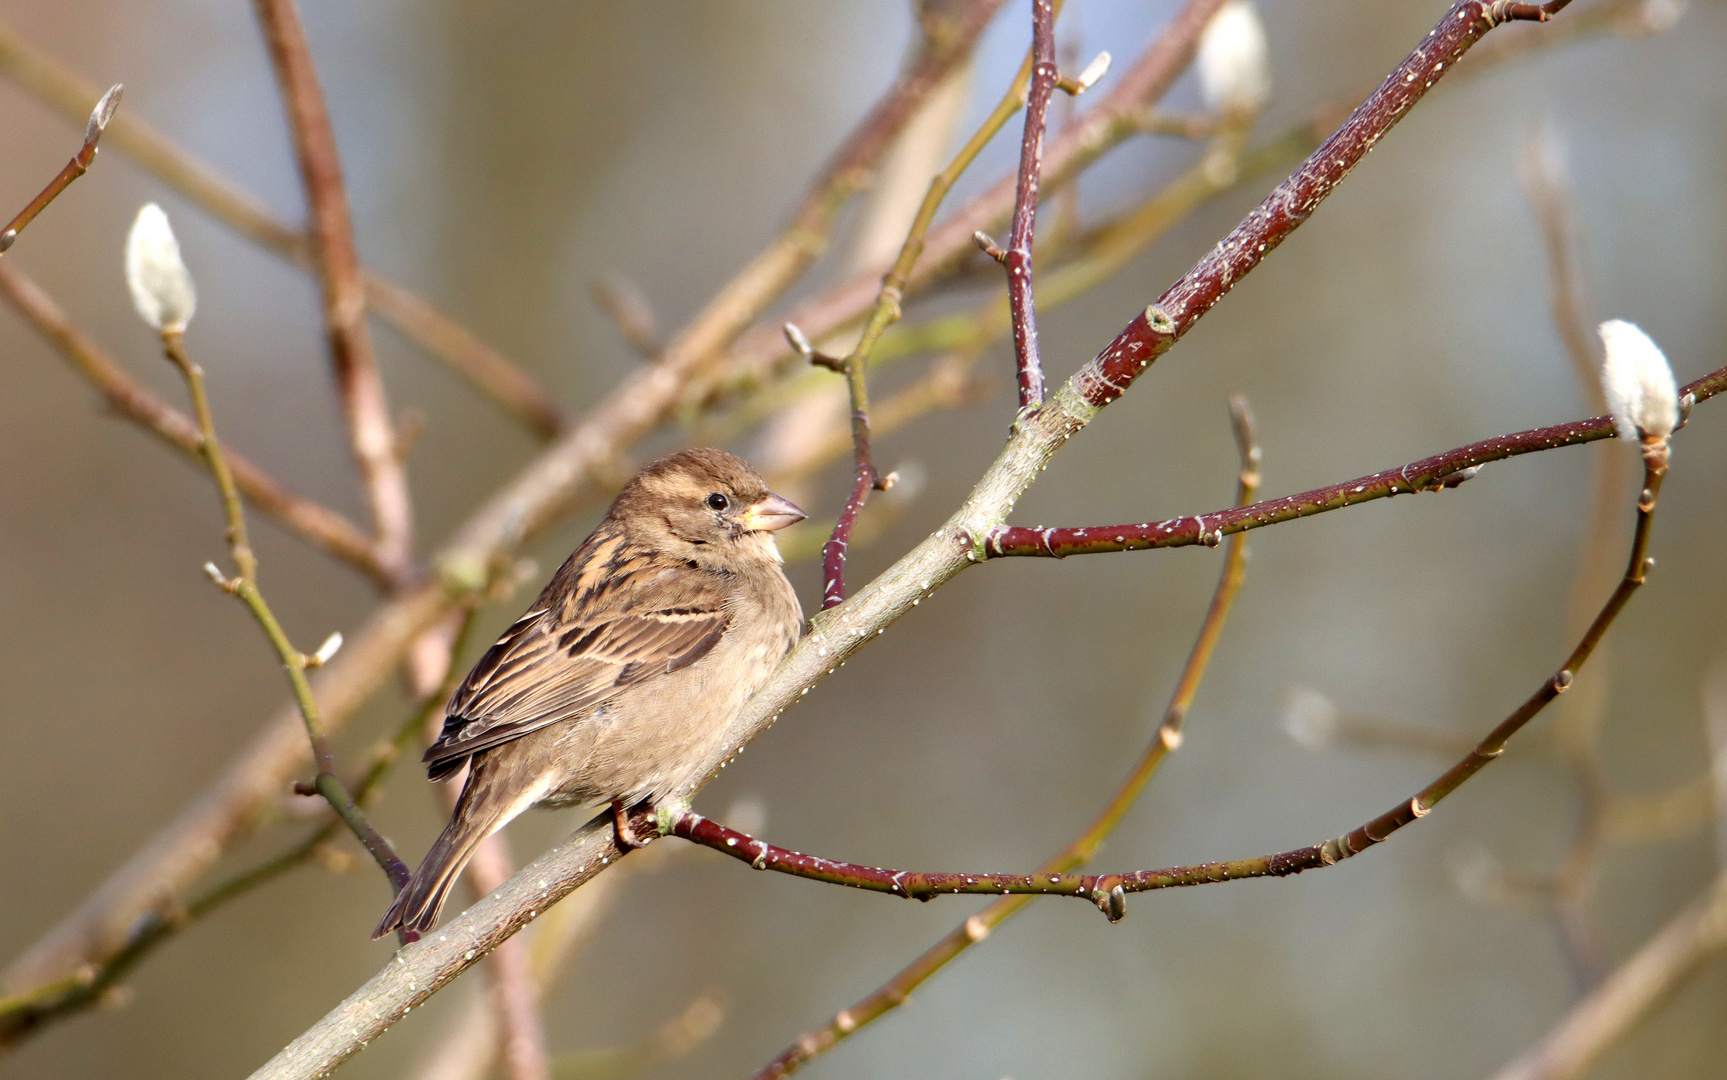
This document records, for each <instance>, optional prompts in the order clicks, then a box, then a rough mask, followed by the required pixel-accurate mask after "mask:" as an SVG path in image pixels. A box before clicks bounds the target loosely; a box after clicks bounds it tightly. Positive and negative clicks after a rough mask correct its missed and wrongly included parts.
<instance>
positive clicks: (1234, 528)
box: [983, 367, 1727, 559]
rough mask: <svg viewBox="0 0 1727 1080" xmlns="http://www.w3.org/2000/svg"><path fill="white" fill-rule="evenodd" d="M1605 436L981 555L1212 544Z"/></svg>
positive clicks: (1574, 437)
mask: <svg viewBox="0 0 1727 1080" xmlns="http://www.w3.org/2000/svg"><path fill="white" fill-rule="evenodd" d="M1723 390H1727V367H1724V368H1720V369H1717V370H1715V371H1712V372H1710V373H1709V374H1708V375H1705V376H1703V377H1702V378H1700V379H1695V380H1693V381H1692V382H1690V383H1687V384H1686V385H1685V386H1683V387H1681V388H1680V394H1681V395H1682V396H1683V395H1687V394H1689V395H1691V396H1692V397H1693V398H1694V399H1695V400H1696V401H1706V400H1708V399H1709V398H1711V397H1713V396H1715V395H1716V394H1719V393H1721V392H1722V391H1723ZM1610 438H1613V421H1612V419H1611V418H1609V417H1605V416H1596V417H1591V418H1590V419H1588V420H1573V421H1571V422H1570V423H1566V424H1554V425H1553V426H1551V427H1544V428H1535V429H1533V430H1530V431H1519V432H1516V433H1515V434H1511V435H1501V436H1499V437H1497V438H1493V439H1484V440H1482V441H1481V442H1477V443H1470V444H1469V445H1468V446H1460V447H1458V448H1456V449H1455V450H1447V451H1445V452H1444V453H1442V454H1435V455H1433V456H1432V457H1426V458H1422V459H1421V460H1420V461H1412V462H1410V463H1409V464H1407V465H1404V466H1402V467H1401V468H1396V469H1386V470H1384V471H1382V472H1376V473H1372V474H1371V475H1368V476H1361V477H1357V478H1356V479H1354V480H1345V481H1344V482H1342V483H1340V484H1331V485H1329V486H1327V487H1322V488H1315V489H1314V490H1312V491H1305V492H1302V493H1301V494H1299V495H1285V496H1283V497H1282V498H1278V499H1268V500H1266V501H1264V502H1257V503H1254V504H1253V505H1252V506H1243V507H1232V508H1230V509H1225V510H1215V511H1212V512H1211V513H1208V514H1199V515H1193V516H1184V517H1178V518H1168V519H1166V520H1163V521H1148V522H1143V523H1140V524H1129V525H1091V526H1086V527H1084V528H1048V529H1046V528H1042V527H1039V526H1032V527H1026V526H1023V525H1014V526H1007V525H1003V526H1000V527H998V528H996V529H993V530H991V531H990V533H989V535H988V536H987V537H986V538H985V541H984V545H983V546H984V556H985V557H986V558H991V559H996V558H1004V557H1008V556H1031V557H1043V558H1057V559H1062V558H1066V557H1067V556H1069V555H1092V554H1099V553H1103V552H1111V551H1141V550H1145V549H1147V548H1165V547H1185V546H1188V545H1190V544H1214V543H1216V542H1217V540H1218V539H1219V538H1221V537H1224V536H1230V535H1233V534H1235V533H1238V532H1241V531H1243V530H1245V529H1258V528H1261V527H1263V526H1266V525H1276V524H1278V523H1279V522H1284V521H1293V520H1294V519H1296V518H1304V517H1312V516H1313V515H1314V514H1323V513H1325V512H1327V511H1330V510H1341V509H1343V508H1344V507H1346V506H1356V505H1359V504H1361V503H1365V502H1372V501H1374V500H1375V499H1386V498H1391V497H1393V496H1396V495H1407V494H1410V493H1413V492H1423V491H1443V490H1447V489H1449V488H1452V487H1456V486H1457V485H1458V484H1461V483H1463V482H1465V481H1466V480H1468V479H1469V478H1470V477H1471V476H1473V475H1474V473H1473V472H1472V470H1475V469H1478V468H1480V467H1481V466H1482V465H1485V464H1487V463H1488V462H1493V461H1503V460H1505V459H1506V458H1512V457H1519V456H1521V455H1523V454H1533V453H1537V452H1539V451H1543V450H1554V449H1558V448H1559V447H1562V446H1577V445H1579V444H1582V443H1591V442H1595V441H1597V440H1599V439H1610Z"/></svg>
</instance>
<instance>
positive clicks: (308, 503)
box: [0, 260, 396, 588]
mask: <svg viewBox="0 0 1727 1080" xmlns="http://www.w3.org/2000/svg"><path fill="white" fill-rule="evenodd" d="M0 294H3V295H4V296H5V297H6V299H7V300H8V301H10V302H11V304H12V306H13V307H14V308H15V309H17V311H18V313H19V314H20V315H23V316H24V317H25V318H26V319H28V320H29V321H30V322H31V324H32V325H34V326H35V327H36V329H37V330H38V331H39V332H40V333H41V334H42V335H43V336H44V337H46V338H47V339H48V340H49V342H51V343H52V344H53V345H54V346H55V348H57V349H58V350H59V351H60V354H61V355H62V356H64V357H65V358H66V359H67V361H69V362H70V363H71V365H72V366H73V368H75V369H76V370H77V371H78V373H79V374H80V375H82V376H84V378H85V379H87V380H89V382H90V384H91V385H92V386H94V387H95V388H96V391H97V392H98V393H100V394H101V395H102V397H103V399H104V400H106V401H107V403H108V406H109V407H110V408H112V409H113V410H114V411H115V412H116V413H118V414H119V415H121V416H123V417H126V418H127V419H129V420H131V421H133V422H134V423H137V424H138V425H139V426H141V427H143V428H144V430H146V431H148V432H150V433H151V434H153V435H155V436H156V437H157V438H159V439H161V440H162V441H163V442H165V443H167V444H168V445H169V446H171V447H173V448H174V449H175V450H178V451H180V452H181V453H182V454H184V455H186V457H187V459H188V460H191V461H197V460H198V454H199V450H198V439H199V436H198V425H197V424H195V423H193V422H192V419H191V418H190V417H188V416H187V415H186V414H185V413H182V412H180V411H179V410H178V409H175V408H174V407H173V406H172V405H169V404H168V403H167V402H165V401H163V400H162V399H161V398H159V397H157V396H156V395H154V394H152V393H151V392H150V391H149V390H146V389H145V388H144V387H143V386H142V385H141V384H140V383H139V382H138V381H137V380H135V379H133V378H132V377H131V376H130V375H128V374H126V372H125V370H124V369H122V368H121V367H120V365H118V364H116V363H115V362H114V360H113V358H112V357H110V356H109V355H108V354H107V353H105V352H103V351H102V349H101V348H100V347H98V346H97V345H96V343H95V342H93V341H91V340H90V339H89V338H88V337H86V336H85V334H84V332H83V331H82V330H80V329H78V327H77V326H76V325H75V324H74V323H73V322H72V320H71V318H70V317H69V316H68V315H67V314H66V312H65V311H64V310H63V309H62V308H61V307H60V305H58V304H56V303H55V302H54V300H53V298H52V297H50V296H49V295H48V294H47V293H45V292H43V291H42V288H41V287H40V286H39V285H37V284H36V283H35V282H34V281H32V280H30V279H29V278H28V277H25V276H24V275H23V274H22V273H20V272H19V271H18V270H17V269H16V268H15V267H13V266H12V265H11V264H10V263H8V262H5V261H4V260H0ZM228 461H229V465H230V467H232V468H233V470H234V481H235V483H237V484H238V485H239V487H240V493H241V494H242V495H244V496H245V497H246V501H247V502H249V503H251V504H252V505H253V506H255V507H257V508H258V509H259V510H261V511H263V512H264V513H266V514H268V515H269V516H270V517H271V518H273V519H275V520H276V522H277V523H279V524H280V525H282V526H283V527H284V528H286V529H287V530H288V531H289V532H292V533H294V534H295V535H297V536H299V537H300V538H301V539H303V540H305V541H306V542H307V543H309V544H311V545H312V546H313V547H315V548H318V549H319V550H320V551H323V552H325V553H327V554H329V555H331V556H334V557H335V558H337V559H340V560H341V561H343V562H345V563H347V564H349V565H350V566H353V567H354V568H356V569H358V570H359V571H361V572H362V573H364V574H366V575H367V576H368V577H370V578H371V579H372V580H373V581H375V582H377V583H378V584H379V585H381V586H384V587H386V588H389V587H393V586H394V585H395V584H396V578H395V577H394V576H393V575H392V574H391V573H390V572H389V571H388V570H386V569H385V567H384V565H383V563H382V562H380V561H379V559H378V554H377V550H376V545H374V544H373V543H372V540H371V538H370V537H368V536H367V535H366V534H365V533H364V532H363V531H361V529H360V527H359V526H358V525H355V524H354V523H353V522H351V521H349V520H348V519H347V518H345V517H343V516H342V515H341V514H339V513H337V512H336V511H334V510H331V509H329V508H328V507H326V506H323V505H320V504H319V503H315V502H313V501H312V500H310V499H307V498H305V497H304V496H301V495H297V494H295V493H294V492H292V491H289V490H288V489H287V488H285V487H283V486H282V484H281V483H280V482H278V481H277V480H276V479H275V478H274V477H272V476H271V475H270V474H269V473H266V472H265V471H264V470H263V469H261V468H259V467H258V466H257V465H254V464H253V463H252V462H251V461H249V460H247V459H246V458H243V457H241V456H240V455H238V454H233V453H230V454H229V455H228Z"/></svg>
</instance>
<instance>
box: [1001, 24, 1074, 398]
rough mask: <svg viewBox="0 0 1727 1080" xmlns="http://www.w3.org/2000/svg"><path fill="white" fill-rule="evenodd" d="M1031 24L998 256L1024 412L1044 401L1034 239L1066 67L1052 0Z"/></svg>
mask: <svg viewBox="0 0 1727 1080" xmlns="http://www.w3.org/2000/svg"><path fill="white" fill-rule="evenodd" d="M1031 26H1032V30H1031V52H1032V69H1031V88H1030V91H1029V93H1028V95H1027V97H1026V106H1025V134H1024V137H1023V138H1022V139H1021V140H1020V148H1019V172H1018V175H1017V176H1016V178H1015V182H1014V198H1013V225H1012V227H1011V229H1010V231H1009V233H1008V241H1007V250H1006V251H1004V252H1002V254H1001V257H1000V259H999V260H998V261H999V262H1000V263H1001V265H1002V267H1003V268H1004V269H1005V270H1006V271H1007V300H1008V309H1009V310H1010V311H1011V312H1012V313H1013V352H1014V359H1015V362H1016V366H1017V368H1018V371H1019V408H1020V411H1021V412H1024V411H1025V410H1026V409H1030V408H1035V407H1036V406H1038V405H1041V404H1043V362H1042V361H1041V360H1040V359H1039V358H1038V354H1037V314H1036V311H1035V306H1034V304H1033V300H1032V289H1031V244H1032V237H1033V236H1034V235H1035V233H1036V231H1037V189H1038V183H1039V181H1040V180H1041V179H1042V176H1043V136H1044V125H1045V123H1046V120H1047V117H1048V114H1049V96H1050V94H1052V93H1054V91H1055V87H1056V84H1057V83H1058V82H1060V81H1061V71H1060V69H1059V68H1057V66H1056V62H1055V9H1054V6H1053V4H1052V0H1032V4H1031ZM1075 92H1077V84H1076V90H1075Z"/></svg>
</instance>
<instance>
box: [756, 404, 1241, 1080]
mask: <svg viewBox="0 0 1727 1080" xmlns="http://www.w3.org/2000/svg"><path fill="white" fill-rule="evenodd" d="M1229 411H1230V421H1231V426H1232V427H1233V428H1234V430H1235V439H1236V445H1237V448H1238V449H1239V450H1240V453H1241V467H1240V470H1239V471H1238V473H1237V474H1236V475H1237V484H1236V500H1235V501H1236V503H1237V504H1238V505H1239V504H1243V503H1246V502H1248V501H1249V500H1251V499H1252V498H1253V495H1254V492H1256V491H1257V490H1258V489H1259V478H1260V476H1259V461H1260V452H1259V444H1258V442H1257V440H1256V439H1255V436H1254V425H1253V414H1252V413H1251V412H1250V411H1249V409H1248V407H1247V401H1246V399H1245V398H1242V397H1240V396H1232V397H1231V398H1230V402H1229ZM1246 573H1247V537H1245V536H1235V537H1232V538H1231V539H1230V541H1229V552H1228V555H1227V556H1226V557H1225V559H1224V565H1223V572H1222V573H1221V574H1220V575H1219V576H1218V581H1217V588H1216V590H1215V591H1214V592H1213V593H1212V597H1211V604H1210V605H1209V607H1208V608H1207V609H1206V613H1205V619H1204V620H1203V621H1202V622H1201V624H1200V628H1199V633H1198V634H1197V635H1196V637H1195V640H1194V643H1193V648H1192V650H1190V651H1189V653H1188V656H1187V662H1186V664H1184V665H1183V666H1182V671H1181V676H1180V678H1178V679H1177V680H1176V685H1175V690H1174V692H1173V693H1171V694H1170V698H1169V706H1168V708H1166V709H1165V710H1164V713H1163V722H1162V723H1161V724H1159V725H1158V728H1157V731H1156V732H1155V733H1153V735H1152V739H1151V743H1150V745H1148V746H1147V747H1146V748H1145V750H1144V752H1143V753H1141V754H1140V757H1139V760H1138V761H1136V762H1135V763H1134V764H1133V767H1132V768H1130V769H1129V770H1128V773H1127V777H1126V779H1125V780H1123V781H1122V783H1121V786H1120V787H1118V788H1117V789H1116V791H1115V793H1114V795H1112V796H1111V797H1110V800H1109V802H1108V803H1106V804H1105V805H1104V807H1103V808H1102V809H1101V810H1100V811H1099V812H1098V814H1097V816H1096V817H1095V818H1093V819H1092V821H1091V823H1090V824H1089V825H1088V826H1086V828H1085V830H1084V831H1082V832H1081V833H1080V834H1079V835H1078V836H1075V837H1074V838H1073V840H1071V841H1070V842H1069V843H1068V845H1067V846H1066V847H1064V848H1063V849H1062V850H1061V851H1058V852H1056V853H1055V854H1054V855H1053V856H1051V857H1050V858H1049V859H1047V860H1046V861H1045V862H1044V863H1043V865H1042V866H1040V867H1039V868H1038V870H1037V873H1039V874H1059V873H1065V872H1067V871H1069V870H1072V869H1074V868H1075V867H1078V866H1081V865H1083V864H1085V863H1086V862H1089V861H1090V860H1091V859H1092V857H1093V856H1095V855H1096V854H1097V851H1098V848H1099V847H1101V846H1102V844H1103V842H1104V840H1105V838H1107V837H1108V836H1109V834H1110V833H1111V832H1113V831H1114V829H1115V827H1116V826H1117V825H1119V824H1120V823H1121V820H1122V818H1123V817H1125V816H1126V814H1127V812H1128V810H1129V809H1131V808H1132V807H1133V805H1134V803H1135V802H1136V801H1137V800H1138V798H1139V794H1140V792H1141V791H1143V790H1144V789H1145V786H1146V784H1148V783H1149V782H1150V781H1151V777H1152V774H1153V773H1154V772H1156V771H1157V768H1158V766H1159V765H1161V764H1162V763H1163V760H1164V758H1166V757H1168V756H1169V755H1170V754H1171V753H1173V752H1174V751H1175V750H1176V749H1177V748H1178V747H1180V746H1181V742H1182V724H1183V722H1184V721H1185V720H1186V718H1187V713H1188V709H1189V708H1190V707H1191V706H1192V704H1193V699H1194V696H1195V695H1196V694H1197V693H1198V692H1199V684H1200V681H1201V680H1202V679H1203V678H1204V677H1205V672H1206V669H1207V668H1208V667H1209V666H1210V663H1211V656H1212V653H1213V651H1214V650H1215V649H1216V647H1217V642H1218V638H1219V637H1220V636H1221V635H1222V633H1223V624H1224V620H1225V619H1226V618H1227V617H1228V615H1229V609H1230V605H1231V604H1232V603H1233V602H1234V600H1235V594H1236V591H1237V590H1239V589H1240V588H1241V585H1242V582H1243V581H1244V580H1245V579H1246ZM1032 899H1033V898H1032V897H1030V896H1004V897H1001V898H1000V899H998V900H996V901H995V902H994V903H992V904H990V905H989V906H987V907H985V908H984V909H983V910H982V911H979V912H978V913H977V914H975V915H972V916H970V917H969V918H967V919H966V920H965V922H963V923H961V924H960V925H959V926H957V927H955V928H954V929H953V930H952V931H950V932H949V933H948V934H947V935H946V936H945V937H943V938H942V939H941V940H940V941H938V942H936V943H935V944H934V945H932V946H930V947H929V948H928V949H926V950H924V951H923V953H922V954H920V955H919V956H918V957H917V958H916V959H915V960H913V961H911V962H910V963H909V964H907V965H906V966H905V967H903V968H901V969H900V970H899V971H898V972H897V973H895V974H894V976H893V977H892V978H891V979H889V980H888V981H887V982H885V983H883V984H882V985H881V986H880V987H878V988H877V989H876V990H874V991H872V992H871V993H870V994H868V995H867V996H865V997H864V998H863V999H862V1000H860V1001H858V1002H857V1003H856V1004H854V1005H852V1006H851V1007H850V1008H847V1009H843V1010H841V1011H840V1012H839V1013H838V1014H837V1015H836V1016H835V1017H834V1018H833V1020H832V1021H831V1022H830V1023H829V1024H828V1025H827V1026H826V1027H823V1028H819V1029H817V1030H815V1031H809V1032H806V1033H804V1034H803V1035H801V1036H799V1037H798V1038H797V1039H795V1040H793V1042H792V1044H791V1045H790V1046H788V1047H786V1048H785V1049H784V1050H782V1051H781V1052H780V1054H779V1056H777V1057H775V1058H774V1059H773V1060H772V1061H770V1062H768V1064H767V1065H766V1066H764V1067H763V1068H762V1069H761V1070H759V1071H758V1072H757V1073H756V1074H755V1076H754V1077H753V1078H752V1080H783V1078H784V1077H786V1076H789V1075H791V1074H792V1073H794V1072H796V1071H798V1070H799V1069H801V1068H803V1067H804V1066H805V1065H807V1064H809V1063H810V1062H811V1061H812V1060H814V1059H815V1058H816V1057H818V1056H820V1055H821V1054H825V1053H827V1052H828V1051H829V1050H831V1049H833V1048H834V1047H835V1046H837V1045H838V1044H839V1042H840V1040H842V1039H845V1038H848V1037H849V1036H851V1035H853V1034H855V1033H856V1032H857V1031H859V1030H860V1029H862V1028H863V1027H864V1026H865V1025H867V1024H870V1023H873V1022H874V1021H876V1020H879V1019H880V1018H881V1017H883V1016H885V1015H886V1014H887V1013H889V1012H891V1011H893V1010H894V1009H896V1008H898V1007H900V1006H901V1005H904V1004H905V1003H906V1001H907V999H908V998H909V997H910V996H911V993H912V991H913V990H915V989H917V988H918V987H919V986H922V985H923V984H924V982H926V981H927V980H928V979H930V978H931V977H932V976H934V975H935V973H936V972H938V971H940V970H941V969H942V968H944V967H946V966H947V965H948V964H949V963H951V962H953V961H954V960H955V959H957V958H958V957H959V955H960V954H961V953H963V952H965V951H966V950H967V949H969V948H971V947H972V946H973V945H975V944H977V943H978V942H980V941H982V940H983V939H984V938H986V937H988V936H989V934H990V933H991V932H992V931H994V929H995V928H996V927H998V926H1000V925H1001V924H1002V923H1004V922H1006V921H1007V920H1008V919H1010V918H1012V917H1013V916H1014V915H1015V914H1017V913H1018V912H1019V911H1020V909H1022V908H1024V907H1025V906H1026V905H1027V904H1029V903H1031V902H1032Z"/></svg>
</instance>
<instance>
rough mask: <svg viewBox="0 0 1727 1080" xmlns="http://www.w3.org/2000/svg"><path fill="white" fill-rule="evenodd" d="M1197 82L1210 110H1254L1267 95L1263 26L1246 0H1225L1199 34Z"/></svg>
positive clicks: (1268, 81) (1268, 65)
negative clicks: (1226, 0)
mask: <svg viewBox="0 0 1727 1080" xmlns="http://www.w3.org/2000/svg"><path fill="white" fill-rule="evenodd" d="M1199 85H1200V90H1201V92H1202V93H1203V94H1204V95H1205V103H1206V105H1207V106H1209V107H1210V108H1211V109H1212V110H1214V111H1219V110H1225V109H1231V110H1238V111H1242V112H1257V111H1259V110H1260V109H1262V108H1264V107H1265V102H1266V100H1267V99H1268V98H1270V97H1271V61H1270V60H1269V58H1268V56H1267V51H1266V46H1265V26H1264V24H1262V23H1261V22H1260V21H1259V12H1258V11H1257V10H1255V8H1254V6H1253V4H1252V3H1251V2H1249V0H1229V2H1228V3H1226V4H1224V5H1223V6H1222V7H1220V8H1218V9H1217V14H1216V15H1213V16H1212V17H1211V21H1210V22H1208V23H1206V24H1205V32H1204V33H1203V34H1201V35H1200V38H1199Z"/></svg>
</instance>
